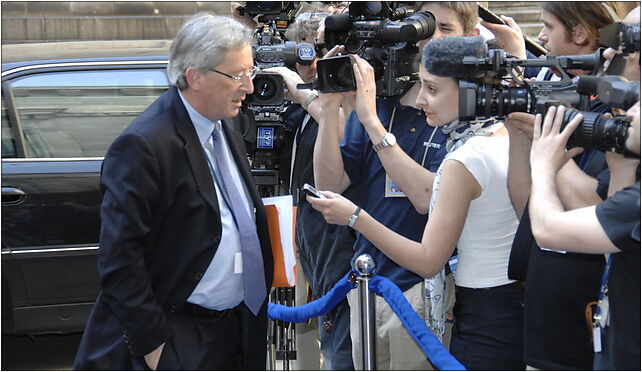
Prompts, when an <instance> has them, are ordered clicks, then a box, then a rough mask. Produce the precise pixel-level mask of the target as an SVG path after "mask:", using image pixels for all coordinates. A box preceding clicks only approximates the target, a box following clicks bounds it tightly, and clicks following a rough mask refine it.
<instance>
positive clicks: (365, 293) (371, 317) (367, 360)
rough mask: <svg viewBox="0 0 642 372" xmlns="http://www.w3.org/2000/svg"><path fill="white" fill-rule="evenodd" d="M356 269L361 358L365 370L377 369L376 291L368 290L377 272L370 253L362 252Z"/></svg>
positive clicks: (356, 261) (356, 262)
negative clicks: (371, 279) (357, 274)
mask: <svg viewBox="0 0 642 372" xmlns="http://www.w3.org/2000/svg"><path fill="white" fill-rule="evenodd" d="M354 265H355V268H354V269H355V270H356V271H357V273H359V276H358V277H357V280H358V282H359V288H358V289H357V290H358V295H359V314H360V315H361V316H360V319H359V334H360V336H361V360H362V361H363V370H364V371H374V370H376V369H377V363H376V353H375V351H376V350H375V343H376V332H377V330H376V311H375V310H376V309H375V297H374V293H372V292H370V290H368V283H369V282H370V278H371V277H372V276H373V275H374V272H375V262H374V260H373V259H372V257H370V255H368V254H362V255H360V256H359V257H357V259H356V260H355V262H354Z"/></svg>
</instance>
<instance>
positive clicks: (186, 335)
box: [75, 14, 273, 370]
mask: <svg viewBox="0 0 642 372" xmlns="http://www.w3.org/2000/svg"><path fill="white" fill-rule="evenodd" d="M251 40H252V31H251V30H250V29H248V28H246V27H245V26H244V25H242V24H241V23H239V22H238V21H236V20H234V19H232V18H229V17H222V16H214V15H211V14H198V15H196V16H194V17H192V18H191V19H190V20H188V21H187V22H186V23H185V24H184V25H183V26H182V28H181V29H180V30H179V32H178V34H177V36H176V39H175V40H174V43H173V45H172V47H171V49H170V57H169V65H168V68H167V71H168V76H169V78H170V81H171V82H172V83H173V85H174V86H173V87H171V88H170V89H169V90H168V91H167V92H165V93H164V94H163V95H161V97H160V98H159V99H158V100H156V101H155V102H154V103H152V105H151V106H150V107H148V108H147V109H146V110H145V111H144V112H143V113H142V114H141V115H140V116H139V117H138V118H137V119H136V120H134V122H132V123H131V124H130V125H129V127H128V128H127V129H126V130H125V131H124V132H123V133H122V134H121V135H120V136H119V137H118V138H117V139H116V140H115V141H114V143H113V144H112V146H111V147H110V149H109V151H108V153H107V155H106V156H105V160H104V162H103V169H102V177H101V190H102V192H103V203H102V209H101V218H102V229H101V233H100V249H99V250H98V271H99V274H100V277H101V286H102V291H101V293H100V294H99V296H98V299H97V300H96V304H95V306H94V309H93V311H92V313H91V316H90V318H89V321H88V324H87V328H86V329H85V334H84V335H83V339H82V341H81V343H80V347H79V350H78V354H77V356H76V362H75V368H76V369H121V370H122V369H152V370H155V369H187V370H202V369H210V370H223V369H225V370H232V369H252V370H257V369H265V356H266V332H267V319H266V310H267V305H266V300H267V294H268V292H269V289H270V284H271V283H272V276H273V259H272V253H271V249H270V245H269V234H268V229H267V217H266V213H265V210H264V208H263V204H262V202H261V198H260V196H259V194H258V192H257V190H256V187H255V185H254V183H253V181H252V176H251V172H250V168H249V164H248V161H247V158H246V157H245V148H244V144H243V140H242V136H241V133H240V132H239V131H238V128H237V126H238V119H236V118H235V117H236V116H237V115H238V112H239V108H240V107H241V101H242V100H243V99H244V98H245V96H246V95H247V94H251V93H252V91H253V85H252V78H253V76H254V75H255V73H256V69H255V68H254V67H253V59H252V48H251V44H250V43H251Z"/></svg>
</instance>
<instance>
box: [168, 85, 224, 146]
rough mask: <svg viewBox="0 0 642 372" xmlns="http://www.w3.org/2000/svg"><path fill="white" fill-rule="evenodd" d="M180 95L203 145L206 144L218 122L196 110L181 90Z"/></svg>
mask: <svg viewBox="0 0 642 372" xmlns="http://www.w3.org/2000/svg"><path fill="white" fill-rule="evenodd" d="M178 95H179V96H180V97H181V101H183V105H185V109H186V110H187V114H188V115H189V118H190V119H191V120H192V123H193V124H194V129H196V135H197V136H198V140H199V141H200V143H201V146H203V145H205V144H206V143H208V141H209V139H210V136H211V135H212V132H213V131H214V125H215V124H216V123H214V122H213V121H211V120H210V119H208V118H206V117H205V116H203V115H201V114H200V113H199V112H198V111H196V109H194V107H192V105H190V104H189V102H187V100H186V99H185V97H183V94H182V93H181V91H180V90H179V91H178ZM218 123H220V121H218Z"/></svg>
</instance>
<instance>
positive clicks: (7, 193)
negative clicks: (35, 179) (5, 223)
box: [2, 186, 27, 205]
mask: <svg viewBox="0 0 642 372" xmlns="http://www.w3.org/2000/svg"><path fill="white" fill-rule="evenodd" d="M26 197H27V194H25V192H24V191H22V190H20V189H19V188H17V187H4V186H3V187H2V204H4V205H13V204H20V203H22V202H23V201H24V200H25V198H26Z"/></svg>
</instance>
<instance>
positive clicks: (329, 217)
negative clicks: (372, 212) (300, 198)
mask: <svg viewBox="0 0 642 372" xmlns="http://www.w3.org/2000/svg"><path fill="white" fill-rule="evenodd" d="M321 193H322V194H323V195H324V196H326V197H327V199H319V198H316V197H314V196H310V195H307V196H306V197H305V198H306V199H307V200H308V202H309V203H310V205H312V208H314V209H316V210H317V211H319V212H321V214H322V215H323V218H325V221H326V222H327V223H330V224H334V225H342V226H344V225H347V224H348V222H350V217H352V214H353V213H354V211H355V209H357V206H356V205H354V203H352V202H351V201H350V200H348V199H346V198H344V197H343V196H341V195H340V194H337V193H334V192H332V191H321Z"/></svg>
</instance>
